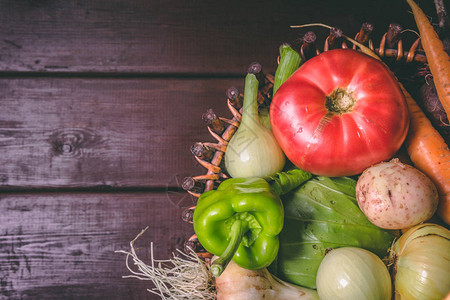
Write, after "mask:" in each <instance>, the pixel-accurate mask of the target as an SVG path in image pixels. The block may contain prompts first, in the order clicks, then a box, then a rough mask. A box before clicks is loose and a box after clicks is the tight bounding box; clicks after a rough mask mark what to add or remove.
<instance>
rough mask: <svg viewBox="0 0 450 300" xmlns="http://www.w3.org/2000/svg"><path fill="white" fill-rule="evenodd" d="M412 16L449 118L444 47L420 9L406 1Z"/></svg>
mask: <svg viewBox="0 0 450 300" xmlns="http://www.w3.org/2000/svg"><path fill="white" fill-rule="evenodd" d="M406 1H407V2H408V4H409V6H410V7H411V9H412V12H413V14H414V20H415V21H416V25H417V28H418V29H419V33H420V40H421V43H422V46H423V49H424V50H425V55H426V57H427V61H428V66H429V68H430V72H431V74H432V75H433V80H434V84H435V85H436V91H437V94H438V97H439V100H440V101H441V103H442V106H443V107H444V109H445V112H446V113H447V116H449V118H450V59H449V56H448V54H447V52H445V50H444V45H443V44H442V41H441V40H440V39H439V36H438V34H437V33H436V31H435V30H434V28H433V26H432V25H431V23H430V21H429V20H428V18H427V16H426V15H425V14H424V12H423V11H422V9H420V7H419V6H418V5H417V4H416V3H415V2H414V1H413V0H406Z"/></svg>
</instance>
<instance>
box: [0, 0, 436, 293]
mask: <svg viewBox="0 0 450 300" xmlns="http://www.w3.org/2000/svg"><path fill="white" fill-rule="evenodd" d="M418 3H419V4H420V5H421V6H422V7H423V8H424V10H426V11H427V12H428V13H429V14H430V16H431V17H434V16H435V15H434V13H435V9H434V4H433V3H432V1H431V0H429V1H425V0H422V1H418ZM0 20H1V26H0V87H1V93H0V299H149V298H152V295H151V294H150V293H148V292H147V291H146V289H147V288H151V287H152V286H151V285H150V283H149V282H143V281H139V280H134V279H123V278H122V275H127V274H129V272H128V271H127V269H126V267H125V256H124V255H123V254H119V253H115V250H129V242H130V241H131V240H132V239H133V238H134V237H135V236H136V235H137V234H138V233H139V232H140V231H141V229H143V228H145V227H146V226H149V230H148V231H147V232H146V233H145V234H144V235H143V236H142V237H141V238H140V239H139V240H138V242H137V243H136V245H137V247H138V248H139V249H138V251H139V253H140V255H141V258H142V259H143V260H147V261H148V259H149V258H150V242H153V243H154V255H155V257H156V258H160V259H167V258H170V257H171V255H172V253H173V252H174V251H175V250H176V249H182V247H183V243H184V241H185V240H186V239H187V238H188V237H189V236H190V235H192V233H193V230H192V227H191V226H190V225H189V224H187V223H185V222H184V221H182V219H181V212H182V211H183V210H184V209H185V208H186V207H188V206H191V205H192V204H193V203H194V201H195V199H194V198H193V197H191V196H190V195H188V194H187V193H186V192H185V191H184V190H182V189H181V188H180V181H181V180H182V179H183V178H184V177H186V176H192V175H198V174H200V173H202V172H204V169H203V168H202V167H200V166H199V165H198V164H197V163H196V161H195V159H194V157H193V156H192V154H191V153H190V147H191V146H192V145H193V144H194V143H195V142H197V141H213V139H212V137H211V136H210V135H209V133H208V131H207V128H206V126H205V124H204V122H203V121H202V119H201V116H202V114H203V113H204V112H205V111H206V110H207V109H208V108H213V109H214V111H215V112H216V113H217V114H218V115H221V116H224V117H230V112H229V111H228V110H227V107H226V96H225V92H226V89H227V88H228V87H230V86H232V85H234V86H237V87H238V88H240V89H242V87H243V76H244V74H245V71H246V68H247V65H248V64H249V63H251V62H253V61H259V62H260V63H261V64H262V65H263V68H264V71H265V72H267V73H273V72H274V71H275V68H276V57H277V55H278V47H279V46H280V45H281V44H282V43H284V42H293V41H295V39H297V38H299V37H300V36H301V35H302V34H304V33H305V32H306V31H307V30H311V29H305V30H293V29H290V28H289V25H295V24H305V23H310V22H323V23H327V24H330V25H332V26H337V27H339V28H341V29H342V30H343V31H344V33H347V34H348V35H350V36H354V35H355V34H356V33H357V32H358V31H359V28H360V26H361V24H362V23H363V22H366V21H369V22H371V23H373V24H374V25H375V31H374V34H373V37H374V41H379V40H380V37H381V35H382V34H383V33H384V32H386V29H387V27H388V25H389V24H390V23H392V22H396V23H400V24H401V25H403V27H404V28H412V29H415V25H414V20H413V17H412V15H411V14H410V13H409V9H408V7H407V5H406V3H404V1H391V0H382V1H351V2H349V1H339V2H338V1H336V2H332V1H324V0H314V1H298V0H297V1H283V2H278V1H234V0H233V1H219V2H213V1H178V0H177V1H175V0H165V1H156V0H154V1H151V0H133V1H129V0H94V1H75V0H2V1H1V2H0ZM314 30H315V32H316V33H317V35H318V40H320V39H321V37H323V36H326V35H327V34H328V32H327V30H326V29H320V28H315V29H314ZM408 34H410V35H412V36H413V33H405V35H408ZM322 41H323V39H322ZM319 46H320V47H321V46H322V44H319Z"/></svg>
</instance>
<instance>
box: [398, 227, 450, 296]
mask: <svg viewBox="0 0 450 300" xmlns="http://www.w3.org/2000/svg"><path fill="white" fill-rule="evenodd" d="M391 258H392V261H393V263H394V265H393V277H394V289H395V299H427V300H428V299H438V300H441V299H443V298H444V297H445V296H446V295H447V294H448V293H449V292H450V231H449V230H448V229H446V228H444V227H442V226H439V225H436V224H421V225H417V226H414V227H413V228H411V229H409V230H408V231H407V232H406V233H404V234H403V235H402V236H401V237H400V238H399V239H398V240H397V241H396V242H395V244H394V246H393V247H392V252H391Z"/></svg>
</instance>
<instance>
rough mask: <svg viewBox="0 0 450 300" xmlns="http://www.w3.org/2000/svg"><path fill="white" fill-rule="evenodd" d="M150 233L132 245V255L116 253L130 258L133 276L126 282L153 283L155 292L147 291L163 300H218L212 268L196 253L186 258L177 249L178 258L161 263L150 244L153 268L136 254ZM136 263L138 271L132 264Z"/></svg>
mask: <svg viewBox="0 0 450 300" xmlns="http://www.w3.org/2000/svg"><path fill="white" fill-rule="evenodd" d="M147 229H148V227H146V228H145V229H143V230H142V231H141V232H140V233H139V234H138V235H137V236H136V237H135V238H134V239H133V240H132V241H131V242H130V251H123V250H119V251H115V252H116V253H124V254H126V260H125V263H126V267H127V269H128V270H129V271H130V273H131V275H125V276H122V278H136V279H139V280H150V281H152V283H153V285H154V288H151V289H150V288H149V289H147V291H149V292H151V293H153V294H156V295H158V296H160V297H161V299H205V300H208V299H215V297H216V296H215V291H214V283H213V277H212V275H211V271H210V270H209V267H208V265H207V264H206V263H205V262H204V261H202V260H201V259H200V258H199V257H198V256H197V255H196V254H195V253H194V252H193V251H190V253H188V254H186V253H183V252H182V251H180V250H179V249H176V250H177V252H178V254H179V255H178V256H176V255H175V254H174V255H173V258H172V259H167V260H159V259H155V258H154V256H153V242H151V243H150V257H151V258H150V259H151V261H150V264H146V263H145V262H144V261H142V260H141V259H140V258H139V257H138V255H137V254H136V251H135V247H134V243H135V242H136V240H137V239H138V238H139V237H140V236H142V234H144V232H145V231H146V230H147ZM130 259H132V261H133V264H134V266H135V268H133V267H132V266H131V265H130V264H131V262H130Z"/></svg>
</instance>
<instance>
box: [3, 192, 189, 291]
mask: <svg viewBox="0 0 450 300" xmlns="http://www.w3.org/2000/svg"><path fill="white" fill-rule="evenodd" d="M192 201H193V199H191V197H190V196H188V195H187V193H184V192H183V193H172V194H166V193H71V194H63V193H28V194H27V193H25V194H15V193H12V194H1V195H0V224H1V227H0V299H152V298H151V297H150V295H149V293H148V292H147V291H146V289H147V288H152V287H153V286H152V285H151V283H150V282H148V281H146V282H142V281H139V280H137V279H123V278H122V276H123V275H129V274H130V273H129V271H128V270H127V269H126V265H125V257H126V256H125V255H124V254H121V253H115V251H116V250H125V251H129V250H130V246H129V242H130V241H131V240H132V239H134V238H135V237H136V235H137V234H138V233H139V232H140V231H141V230H142V229H143V228H145V227H146V226H149V229H148V230H147V231H146V232H145V234H144V235H142V236H141V237H140V238H139V239H138V240H137V242H136V249H137V253H138V255H139V256H140V258H141V259H142V260H143V261H145V262H146V263H150V243H151V242H153V243H154V247H153V249H154V257H155V258H158V259H168V258H171V257H172V254H173V253H174V252H175V251H176V249H180V250H183V243H184V241H185V240H186V239H187V238H188V237H189V236H191V235H192V234H193V230H192V226H191V225H190V224H188V223H185V222H184V221H182V220H181V217H180V216H181V212H182V209H183V207H187V206H190V205H192V203H193V202H192ZM154 299H158V297H155V298H154Z"/></svg>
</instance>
